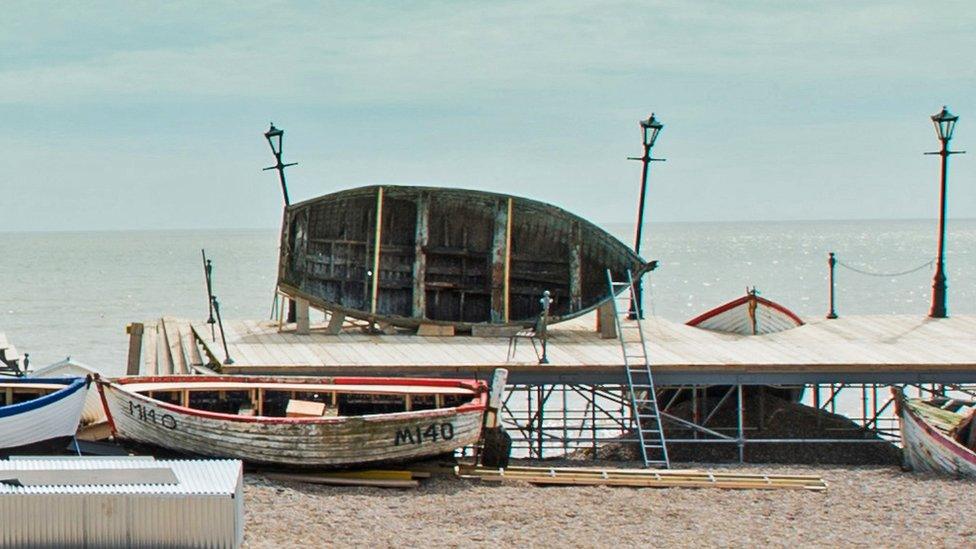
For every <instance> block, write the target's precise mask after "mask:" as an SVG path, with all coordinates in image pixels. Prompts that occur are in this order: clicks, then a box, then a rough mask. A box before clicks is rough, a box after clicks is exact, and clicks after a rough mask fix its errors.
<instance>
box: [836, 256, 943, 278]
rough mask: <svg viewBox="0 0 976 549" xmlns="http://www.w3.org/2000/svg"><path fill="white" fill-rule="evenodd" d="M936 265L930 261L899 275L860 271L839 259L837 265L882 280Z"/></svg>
mask: <svg viewBox="0 0 976 549" xmlns="http://www.w3.org/2000/svg"><path fill="white" fill-rule="evenodd" d="M934 263H935V259H930V260H928V261H926V262H925V263H922V264H921V265H919V266H918V267H914V268H912V269H908V270H907V271H901V272H897V273H876V272H871V271H865V270H863V269H858V268H857V267H852V266H851V265H848V264H847V263H844V262H843V261H841V260H839V259H838V260H837V264H838V265H840V266H841V267H846V268H848V269H850V270H852V271H854V272H855V273H860V274H862V275H867V276H877V277H881V278H894V277H896V276H904V275H907V274H912V273H914V272H917V271H921V270H922V269H924V268H926V267H931V266H932V265H933V264H934Z"/></svg>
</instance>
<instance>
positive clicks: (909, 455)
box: [892, 389, 976, 478]
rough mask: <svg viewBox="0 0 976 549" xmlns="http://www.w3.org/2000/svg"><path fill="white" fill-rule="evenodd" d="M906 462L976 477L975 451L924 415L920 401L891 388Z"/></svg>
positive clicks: (922, 468) (933, 470) (919, 467)
mask: <svg viewBox="0 0 976 549" xmlns="http://www.w3.org/2000/svg"><path fill="white" fill-rule="evenodd" d="M892 393H894V397H895V413H896V414H897V415H898V422H899V426H900V428H901V441H902V452H903V453H904V454H903V455H904V461H905V464H906V465H908V466H909V467H911V468H912V470H914V471H922V472H931V473H940V474H950V475H954V476H960V477H968V478H976V452H973V451H972V450H970V449H969V448H966V447H965V446H963V445H962V444H960V443H959V442H957V441H956V440H954V439H953V438H952V437H951V436H949V434H948V433H947V432H945V431H943V430H942V429H939V428H937V427H936V426H935V425H933V424H932V423H931V422H930V421H926V419H925V418H924V414H925V412H924V409H922V408H920V406H919V404H918V401H916V400H913V399H907V398H905V397H904V395H903V394H902V392H901V391H900V390H898V389H892Z"/></svg>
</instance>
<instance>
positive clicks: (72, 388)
mask: <svg viewBox="0 0 976 549" xmlns="http://www.w3.org/2000/svg"><path fill="white" fill-rule="evenodd" d="M15 379H16V381H13V382H12V383H11V385H47V384H51V385H64V387H62V388H61V389H58V390H56V391H54V392H52V393H48V394H46V395H41V396H39V397H37V398H32V399H30V400H27V401H24V402H19V403H17V404H11V405H9V406H0V419H2V418H7V417H12V416H16V415H19V414H23V413H26V412H30V411H32V410H37V409H39V408H43V407H45V406H48V405H51V404H54V403H56V402H60V401H61V400H64V399H65V398H67V397H69V396H71V395H73V394H75V393H76V392H78V391H79V390H81V389H82V388H83V387H84V386H86V384H87V383H88V380H87V379H86V378H83V377H59V378H27V377H21V378H15ZM4 384H5V385H6V384H7V382H4Z"/></svg>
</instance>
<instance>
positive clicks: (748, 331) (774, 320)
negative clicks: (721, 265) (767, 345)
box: [687, 288, 803, 335]
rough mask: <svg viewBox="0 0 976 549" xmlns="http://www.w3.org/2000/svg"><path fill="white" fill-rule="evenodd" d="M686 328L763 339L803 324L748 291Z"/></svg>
mask: <svg viewBox="0 0 976 549" xmlns="http://www.w3.org/2000/svg"><path fill="white" fill-rule="evenodd" d="M687 325H688V326H694V327H696V328H702V329H704V330H712V331H716V332H723V333H729V334H740V335H763V334H773V333H776V332H782V331H784V330H789V329H792V328H796V327H798V326H802V325H803V321H802V320H800V317H799V316H797V315H796V313H794V312H793V311H791V310H789V309H787V308H786V307H784V306H782V305H780V304H779V303H776V302H773V301H770V300H768V299H765V298H762V297H759V292H757V291H756V289H755V288H752V289H747V290H746V295H745V296H743V297H740V298H738V299H735V300H732V301H730V302H728V303H726V304H724V305H720V306H718V307H715V308H714V309H711V310H710V311H706V312H704V313H702V314H700V315H698V316H696V317H695V318H693V319H691V320H689V321H688V322H687Z"/></svg>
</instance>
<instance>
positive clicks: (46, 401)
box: [0, 377, 90, 455]
mask: <svg viewBox="0 0 976 549" xmlns="http://www.w3.org/2000/svg"><path fill="white" fill-rule="evenodd" d="M89 383H90V382H89V381H88V379H86V378H80V377H72V378H25V377H21V378H10V379H0V455H9V454H16V453H25V452H45V451H59V450H63V449H64V448H65V447H66V446H67V445H68V443H69V442H70V441H71V438H72V437H73V436H74V435H75V432H76V431H77V430H78V422H79V421H80V419H81V412H82V409H83V408H84V406H85V397H86V395H87V393H88V386H89Z"/></svg>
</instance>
